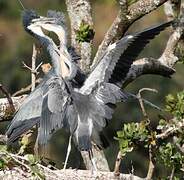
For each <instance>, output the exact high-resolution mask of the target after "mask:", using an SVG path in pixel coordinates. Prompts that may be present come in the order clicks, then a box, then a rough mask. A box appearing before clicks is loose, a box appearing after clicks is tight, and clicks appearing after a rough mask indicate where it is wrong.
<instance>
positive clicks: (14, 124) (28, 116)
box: [6, 78, 47, 143]
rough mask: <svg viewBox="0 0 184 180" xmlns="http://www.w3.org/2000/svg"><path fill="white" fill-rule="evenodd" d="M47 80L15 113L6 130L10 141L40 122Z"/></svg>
mask: <svg viewBox="0 0 184 180" xmlns="http://www.w3.org/2000/svg"><path fill="white" fill-rule="evenodd" d="M46 80H47V79H46V78H45V79H44V80H43V81H42V83H40V85H38V86H37V87H36V89H35V90H34V91H33V92H32V93H31V94H30V95H29V96H28V97H27V98H26V99H25V100H24V102H23V104H22V105H21V107H20V108H19V110H18V111H17V113H16V114H15V116H14V118H13V120H12V121H11V123H10V125H9V127H8V130H7V132H6V135H7V136H8V142H9V143H11V142H12V141H14V140H16V139H17V138H18V137H19V136H20V135H21V134H23V133H24V132H26V131H27V130H29V129H30V128H31V127H32V126H34V125H35V124H37V123H38V120H39V118H40V116H41V107H42V102H43V96H42V86H44V84H45V82H46Z"/></svg>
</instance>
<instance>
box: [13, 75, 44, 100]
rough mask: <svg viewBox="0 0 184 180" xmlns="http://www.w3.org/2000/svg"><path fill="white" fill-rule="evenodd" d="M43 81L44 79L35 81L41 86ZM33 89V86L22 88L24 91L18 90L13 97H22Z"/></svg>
mask: <svg viewBox="0 0 184 180" xmlns="http://www.w3.org/2000/svg"><path fill="white" fill-rule="evenodd" d="M41 81H42V78H38V79H36V80H35V84H39V83H40V82H41ZM31 87H32V84H30V85H28V86H26V87H25V88H22V89H20V90H18V91H17V92H15V93H14V94H12V97H15V96H18V95H21V94H23V93H27V92H29V91H30V90H31Z"/></svg>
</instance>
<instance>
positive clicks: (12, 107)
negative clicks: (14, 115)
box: [0, 84, 15, 112]
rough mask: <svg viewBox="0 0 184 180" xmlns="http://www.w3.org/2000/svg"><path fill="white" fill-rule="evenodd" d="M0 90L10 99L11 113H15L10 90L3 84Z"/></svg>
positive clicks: (0, 85)
mask: <svg viewBox="0 0 184 180" xmlns="http://www.w3.org/2000/svg"><path fill="white" fill-rule="evenodd" d="M0 90H1V91H2V92H3V93H4V94H5V95H6V97H7V99H8V102H9V105H10V109H11V111H12V112H15V107H14V105H13V101H12V98H11V95H10V93H9V92H8V90H7V89H6V88H5V87H4V86H3V85H2V84H0Z"/></svg>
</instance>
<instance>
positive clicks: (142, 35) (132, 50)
mask: <svg viewBox="0 0 184 180" xmlns="http://www.w3.org/2000/svg"><path fill="white" fill-rule="evenodd" d="M171 23H172V21H170V22H166V23H163V24H161V25H158V26H155V27H152V28H149V29H146V30H144V31H142V32H139V33H136V34H134V35H133V36H131V35H128V36H125V37H123V38H122V39H121V40H119V41H118V42H116V43H114V44H112V45H110V46H109V47H108V48H107V50H106V52H105V53H104V55H103V57H102V58H101V61H100V62H99V63H98V65H97V66H96V67H95V68H94V69H93V71H92V72H91V74H90V75H89V77H88V78H87V79H86V81H85V82H84V85H83V86H82V87H81V89H80V92H81V93H83V94H90V93H91V92H92V91H93V89H94V88H95V87H97V85H99V84H100V83H103V82H111V83H114V84H119V83H120V82H122V81H123V80H124V78H125V77H126V74H127V73H128V71H129V69H130V67H131V65H132V63H133V61H134V60H135V58H136V57H137V56H138V55H139V53H140V52H141V51H142V49H143V48H144V47H145V46H146V44H147V43H148V42H149V41H150V40H151V39H153V38H154V37H155V36H156V35H158V34H159V33H160V32H161V31H162V30H164V29H165V28H166V27H168V26H170V24H171Z"/></svg>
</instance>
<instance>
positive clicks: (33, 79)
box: [31, 44, 37, 91]
mask: <svg viewBox="0 0 184 180" xmlns="http://www.w3.org/2000/svg"><path fill="white" fill-rule="evenodd" d="M36 55H37V50H36V46H35V44H33V54H32V67H31V70H32V71H31V86H32V87H31V91H33V90H34V89H35V86H36V74H35V73H34V72H36Z"/></svg>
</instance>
